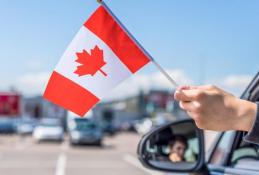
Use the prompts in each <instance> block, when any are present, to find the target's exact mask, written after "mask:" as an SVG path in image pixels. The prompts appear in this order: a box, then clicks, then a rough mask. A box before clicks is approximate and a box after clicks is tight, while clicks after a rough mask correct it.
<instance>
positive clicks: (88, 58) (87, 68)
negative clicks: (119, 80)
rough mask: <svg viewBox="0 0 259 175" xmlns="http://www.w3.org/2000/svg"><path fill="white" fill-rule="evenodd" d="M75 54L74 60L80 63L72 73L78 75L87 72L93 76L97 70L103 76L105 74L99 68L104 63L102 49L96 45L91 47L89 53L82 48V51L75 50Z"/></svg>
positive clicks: (86, 73)
mask: <svg viewBox="0 0 259 175" xmlns="http://www.w3.org/2000/svg"><path fill="white" fill-rule="evenodd" d="M76 56H77V59H76V62H78V63H80V65H79V66H77V69H76V70H75V71H74V73H75V74H78V76H83V75H88V74H90V75H91V76H94V74H95V73H96V72H98V71H100V72H101V73H102V74H103V75H104V76H107V74H106V73H105V72H104V71H103V70H102V69H101V68H102V67H103V66H104V65H105V64H106V62H105V61H104V58H103V50H102V49H100V48H99V47H98V46H97V45H96V46H95V47H94V49H91V54H89V53H88V52H87V51H86V50H84V49H83V52H82V53H80V52H77V53H76Z"/></svg>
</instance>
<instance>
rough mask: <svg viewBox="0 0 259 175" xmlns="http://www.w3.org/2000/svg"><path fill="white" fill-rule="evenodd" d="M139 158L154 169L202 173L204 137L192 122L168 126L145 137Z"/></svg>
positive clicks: (187, 121)
mask: <svg viewBox="0 0 259 175" xmlns="http://www.w3.org/2000/svg"><path fill="white" fill-rule="evenodd" d="M137 153H138V158H139V160H140V161H141V163H142V164H143V165H144V166H145V167H147V168H150V169H155V170H160V171H167V172H198V171H201V170H202V169H203V168H204V159H205V155H204V136H203V131H202V130H200V129H199V128H197V127H196V125H195V123H194V121H193V120H191V119H184V120H179V121H175V122H171V123H168V124H166V125H164V126H160V127H158V128H155V129H153V130H152V131H150V132H149V133H147V134H146V135H144V136H143V137H142V139H141V140H140V142H139V145H138V150H137Z"/></svg>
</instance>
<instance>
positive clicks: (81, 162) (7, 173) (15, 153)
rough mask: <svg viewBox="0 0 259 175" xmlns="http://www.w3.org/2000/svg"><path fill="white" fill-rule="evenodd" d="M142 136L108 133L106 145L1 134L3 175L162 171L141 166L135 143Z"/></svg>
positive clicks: (153, 174)
mask: <svg viewBox="0 0 259 175" xmlns="http://www.w3.org/2000/svg"><path fill="white" fill-rule="evenodd" d="M139 139H140V137H139V136H138V135H137V134H134V133H123V134H119V135H117V136H114V137H107V138H106V139H105V140H104V146H103V147H96V146H76V147H74V146H73V147H71V146H69V144H68V141H67V139H66V140H65V141H63V142H62V143H49V142H44V143H36V142H34V140H33V139H32V138H31V137H30V136H27V137H21V136H17V135H0V175H159V174H161V173H158V172H156V171H150V170H147V169H145V168H144V167H142V165H141V164H140V163H139V161H138V160H137V156H136V153H135V152H136V147H137V143H138V141H139Z"/></svg>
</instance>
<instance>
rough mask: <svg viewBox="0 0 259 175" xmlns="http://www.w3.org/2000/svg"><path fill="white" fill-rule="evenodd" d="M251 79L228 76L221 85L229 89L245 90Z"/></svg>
mask: <svg viewBox="0 0 259 175" xmlns="http://www.w3.org/2000/svg"><path fill="white" fill-rule="evenodd" d="M252 78H253V77H252V76H251V75H230V76H227V77H226V78H225V79H224V81H223V83H224V85H225V86H227V87H230V88H245V87H246V86H247V85H248V83H249V82H250V81H251V80H252Z"/></svg>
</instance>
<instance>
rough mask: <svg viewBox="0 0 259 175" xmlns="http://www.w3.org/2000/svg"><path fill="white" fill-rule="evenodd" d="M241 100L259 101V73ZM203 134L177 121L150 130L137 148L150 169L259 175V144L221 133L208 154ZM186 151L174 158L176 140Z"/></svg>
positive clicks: (186, 122)
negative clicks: (178, 139)
mask: <svg viewBox="0 0 259 175" xmlns="http://www.w3.org/2000/svg"><path fill="white" fill-rule="evenodd" d="M241 98H242V99H245V100H249V101H259V73H258V74H257V75H256V76H255V78H254V79H253V80H252V82H251V83H250V84H249V86H248V87H247V89H246V90H245V92H244V93H243V95H242V96H241ZM203 134H204V133H203V131H202V130H200V129H198V128H197V127H196V125H195V123H194V121H193V120H191V119H184V120H180V121H174V122H171V123H168V124H165V125H163V126H160V127H158V128H155V129H153V130H151V132H149V133H148V134H146V135H144V136H143V138H142V139H141V141H140V142H139V145H138V157H139V160H140V161H141V163H142V164H143V165H144V166H145V167H147V168H150V169H155V170H159V171H166V172H172V173H176V172H178V173H179V172H180V173H190V174H196V173H197V174H201V175H203V174H204V175H205V174H206V175H207V174H217V175H223V174H228V175H255V174H259V166H258V165H259V145H256V144H253V143H248V142H244V141H243V136H244V132H241V131H226V132H222V133H220V134H219V136H218V137H217V139H216V140H215V143H214V144H213V146H212V148H211V149H210V150H209V151H208V152H205V142H204V136H203ZM179 136H180V137H181V138H182V139H180V140H182V141H179V143H180V142H182V143H181V144H178V147H179V145H181V146H182V147H183V148H184V149H182V150H184V152H183V154H178V155H173V153H175V152H172V151H171V150H172V149H173V145H174V144H175V143H176V140H177V139H176V138H179Z"/></svg>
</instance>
